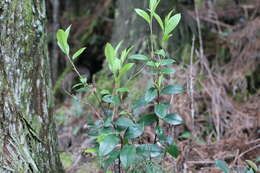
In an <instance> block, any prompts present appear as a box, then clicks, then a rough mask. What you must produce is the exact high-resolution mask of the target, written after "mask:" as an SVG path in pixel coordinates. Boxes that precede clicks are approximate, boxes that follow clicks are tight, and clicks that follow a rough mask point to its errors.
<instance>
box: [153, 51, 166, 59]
mask: <svg viewBox="0 0 260 173" xmlns="http://www.w3.org/2000/svg"><path fill="white" fill-rule="evenodd" d="M154 53H155V54H157V55H161V56H162V57H164V58H165V57H166V52H165V51H164V50H163V49H160V50H157V51H155V52H154Z"/></svg>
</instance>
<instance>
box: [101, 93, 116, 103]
mask: <svg viewBox="0 0 260 173" xmlns="http://www.w3.org/2000/svg"><path fill="white" fill-rule="evenodd" d="M102 100H103V101H104V102H107V103H113V104H120V99H119V98H118V97H117V96H113V95H105V96H104V97H103V98H102Z"/></svg>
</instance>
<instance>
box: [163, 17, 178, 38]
mask: <svg viewBox="0 0 260 173" xmlns="http://www.w3.org/2000/svg"><path fill="white" fill-rule="evenodd" d="M180 20H181V14H180V13H178V14H175V15H174V16H172V17H171V18H170V19H169V20H168V21H167V23H166V25H165V33H166V34H170V33H171V32H172V31H173V30H174V29H175V27H176V26H177V25H178V23H179V22H180Z"/></svg>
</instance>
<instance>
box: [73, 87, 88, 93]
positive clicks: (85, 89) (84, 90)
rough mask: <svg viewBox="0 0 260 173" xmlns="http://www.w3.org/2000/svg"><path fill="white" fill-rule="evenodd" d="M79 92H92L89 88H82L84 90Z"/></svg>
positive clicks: (78, 90) (80, 89)
mask: <svg viewBox="0 0 260 173" xmlns="http://www.w3.org/2000/svg"><path fill="white" fill-rule="evenodd" d="M76 91H77V92H89V91H90V88H88V87H82V88H79V89H77V90H76Z"/></svg>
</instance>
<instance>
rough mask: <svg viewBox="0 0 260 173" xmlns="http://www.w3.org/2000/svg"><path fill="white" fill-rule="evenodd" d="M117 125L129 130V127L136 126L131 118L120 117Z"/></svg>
mask: <svg viewBox="0 0 260 173" xmlns="http://www.w3.org/2000/svg"><path fill="white" fill-rule="evenodd" d="M116 125H117V126H119V127H123V128H127V127H131V126H135V123H134V122H133V121H132V120H130V119H129V118H126V117H120V118H119V119H118V120H117V121H116Z"/></svg>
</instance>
